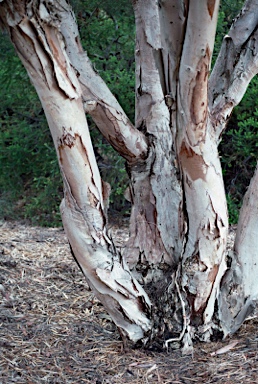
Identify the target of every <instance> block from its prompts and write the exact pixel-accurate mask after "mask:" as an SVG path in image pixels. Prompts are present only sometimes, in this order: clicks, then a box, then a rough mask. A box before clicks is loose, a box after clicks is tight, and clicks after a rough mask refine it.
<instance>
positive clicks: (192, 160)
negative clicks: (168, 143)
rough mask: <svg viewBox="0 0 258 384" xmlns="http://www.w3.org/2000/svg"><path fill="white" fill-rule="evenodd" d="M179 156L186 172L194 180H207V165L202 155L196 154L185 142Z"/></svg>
mask: <svg viewBox="0 0 258 384" xmlns="http://www.w3.org/2000/svg"><path fill="white" fill-rule="evenodd" d="M179 158H180V161H181V165H182V168H183V170H184V172H186V173H187V174H188V176H190V178H191V179H192V180H193V181H195V180H197V179H203V180H205V178H206V173H207V165H206V164H205V162H204V160H203V158H202V156H200V155H198V154H196V153H195V152H194V151H193V150H192V148H187V147H186V145H185V143H183V144H182V147H181V151H180V154H179Z"/></svg>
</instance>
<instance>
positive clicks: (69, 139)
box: [0, 0, 258, 346]
mask: <svg viewBox="0 0 258 384" xmlns="http://www.w3.org/2000/svg"><path fill="white" fill-rule="evenodd" d="M218 5H219V4H218V1H217V0H193V1H191V2H186V1H183V0H163V1H159V2H157V1H156V0H134V1H133V7H134V12H135V17H136V53H135V55H136V123H135V127H134V126H133V124H132V123H131V122H130V121H129V120H128V118H127V116H126V115H125V113H124V111H123V110H122V108H121V107H120V106H119V104H118V102H117V101H116V99H115V98H114V96H113V95H112V94H111V92H110V91H109V90H108V88H107V86H106V85H105V83H104V82H103V81H102V80H101V78H100V77H99V76H98V75H97V74H96V73H95V72H94V70H93V69H92V66H91V64H90V62H89V59H88V57H87V55H86V53H85V52H83V50H82V47H81V44H80V41H79V36H78V30H77V26H76V23H75V20H74V16H73V13H72V12H71V10H70V8H69V6H68V5H67V3H66V1H65V0H57V1H55V2H53V1H51V0H47V1H43V0H40V1H36V0H35V1H34V0H32V1H30V2H27V1H25V0H22V1H15V0H3V1H0V21H1V24H2V25H4V26H5V28H7V30H8V31H9V34H10V37H11V40H12V42H13V44H14V46H15V48H16V51H17V52H18V54H19V56H20V58H21V60H22V62H23V64H24V66H25V68H26V69H27V71H28V74H29V76H30V78H31V81H32V83H33V85H34V86H35V88H36V90H37V92H38V95H39V97H40V100H41V103H42V105H43V108H44V111H45V114H46V117H47V120H48V124H49V127H50V130H51V133H52V136H53V141H54V144H55V147H56V151H57V155H58V160H59V164H60V169H61V173H62V176H63V181H64V200H63V202H62V205H61V213H62V219H63V224H64V228H65V231H66V233H67V237H68V240H69V243H70V245H71V250H72V253H73V255H74V257H75V259H76V260H77V262H78V263H79V265H80V267H81V269H82V271H83V272H84V274H85V277H86V279H87V282H88V284H89V286H90V287H91V289H92V290H93V291H94V293H95V294H96V296H97V297H98V298H99V300H100V301H101V302H102V304H103V305H104V306H105V308H106V309H107V311H108V312H109V313H110V315H111V317H112V319H113V320H114V322H115V323H116V324H117V326H118V327H119V328H120V330H121V333H122V335H124V336H126V337H128V338H129V339H131V340H133V341H134V342H136V341H137V340H142V341H144V342H146V341H147V340H148V339H149V340H151V339H152V338H154V337H160V336H162V338H164V335H165V337H167V336H168V337H169V338H170V336H171V338H170V339H169V340H168V342H167V345H168V343H169V341H175V340H177V341H180V340H181V339H182V338H183V337H184V334H185V332H186V330H187V333H186V336H185V339H184V342H185V345H186V346H187V345H188V343H191V340H190V338H191V337H192V336H193V337H194V336H195V334H198V338H201V339H203V340H208V339H209V337H210V335H211V333H212V329H213V328H216V329H222V330H223V332H224V334H227V333H230V332H234V331H235V330H237V329H238V328H239V326H240V325H241V323H242V322H243V321H244V319H245V317H246V316H247V314H248V313H249V312H250V310H251V309H252V308H253V305H254V304H255V303H256V301H257V295H258V285H257V279H256V274H257V272H258V267H257V258H258V256H257V249H258V244H256V243H257V241H258V240H257V239H258V237H257V231H258V219H257V218H258V208H257V201H258V189H257V185H258V171H256V174H255V176H254V178H253V180H252V182H251V184H250V187H249V189H248V192H247V195H246V197H245V201H244V205H243V208H242V210H241V215H240V221H239V227H238V231H237V237H236V244H235V250H234V253H233V254H232V255H231V256H230V261H231V263H229V264H230V265H229V266H228V269H227V265H226V259H225V249H226V240H227V227H228V223H227V208H226V200H225V193H224V187H223V180H222V173H221V167H220V161H219V156H218V151H217V145H218V141H219V138H220V135H221V133H222V131H223V130H224V128H225V124H226V122H227V120H228V117H229V114H230V113H231V110H232V108H233V107H234V106H235V105H236V104H237V103H238V102H239V101H240V100H241V98H242V96H243V94H244V92H245V90H246V88H247V86H248V83H249V81H250V80H251V78H252V77H253V76H254V75H255V74H256V73H257V67H258V61H257V60H258V54H257V52H258V50H257V43H256V41H257V25H258V11H257V10H258V0H252V1H251V0H248V1H247V2H246V4H245V7H244V8H243V11H242V13H241V14H240V16H239V17H238V18H237V19H236V21H235V22H234V24H233V27H232V28H231V30H230V32H229V34H228V36H226V37H225V38H224V41H223V44H222V49H221V52H220V54H219V57H218V59H217V62H216V65H215V67H214V70H213V72H212V74H211V77H210V79H209V71H210V62H211V55H212V50H213V43H214V35H215V29H216V22H217V13H218ZM208 88H209V89H208ZM85 111H86V112H87V113H89V114H91V116H92V118H93V119H94V121H95V122H96V124H97V125H98V128H99V130H100V131H101V132H102V133H103V135H104V136H105V137H106V139H107V140H108V141H109V142H110V144H111V145H112V146H113V147H114V148H115V149H116V150H117V151H118V152H119V153H120V155H122V156H123V157H124V158H125V159H126V160H127V163H128V169H129V171H130V177H131V185H130V196H131V201H132V215H131V222H130V230H131V237H130V239H129V242H128V244H127V247H126V251H125V254H124V255H123V256H121V255H120V254H119V253H118V252H117V251H116V249H115V247H114V245H113V243H112V241H111V240H110V238H109V236H108V234H107V228H106V222H107V216H106V206H107V201H108V195H109V187H108V185H107V184H106V183H105V182H103V181H102V180H101V178H100V174H99V170H98V167H97V163H96V159H95V156H94V152H93V148H92V144H91V140H90V136H89V131H88V126H87V121H86V117H85ZM226 269H227V272H226V273H225V271H226ZM140 284H141V285H140ZM215 310H217V312H215Z"/></svg>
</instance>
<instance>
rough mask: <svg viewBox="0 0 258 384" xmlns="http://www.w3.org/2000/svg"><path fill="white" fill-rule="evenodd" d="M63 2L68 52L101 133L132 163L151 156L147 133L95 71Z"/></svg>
mask: <svg viewBox="0 0 258 384" xmlns="http://www.w3.org/2000/svg"><path fill="white" fill-rule="evenodd" d="M60 4H62V5H63V7H64V8H65V9H66V12H63V13H62V19H61V26H60V28H61V32H62V34H63V36H64V40H65V44H66V52H67V55H68V56H69V59H70V61H71V64H72V66H73V67H74V69H75V70H76V72H77V77H78V80H79V82H80V85H81V88H82V99H83V102H84V107H85V111H86V112H87V113H89V114H90V115H91V117H92V119H93V120H94V122H95V123H96V125H97V127H98V128H99V130H100V132H101V133H102V134H103V136H104V137H105V138H106V139H107V141H108V142H109V143H110V144H111V145H112V146H113V147H114V148H115V150H116V151H117V152H118V153H119V154H120V155H121V156H123V157H124V158H125V159H126V160H127V161H128V162H129V163H135V162H136V161H137V160H139V159H144V158H145V157H146V156H147V149H148V144H147V140H146V137H145V136H144V134H143V133H141V132H140V131H138V130H137V129H135V128H134V126H133V125H132V123H131V122H130V121H129V119H128V117H127V116H126V114H125V112H124V111H123V109H122V108H121V106H120V105H119V103H118V101H117V100H116V98H115V97H114V96H113V94H112V93H111V92H110V90H109V89H108V87H107V85H106V84H105V82H104V81H103V80H102V79H101V77H100V76H99V75H98V74H97V73H96V72H95V71H94V70H93V68H92V65H91V63H90V60H89V58H88V56H87V54H86V52H84V51H83V48H82V46H81V43H80V38H79V32H78V28H77V24H76V22H75V20H74V15H73V13H72V11H71V9H70V8H68V6H67V4H66V2H65V0H60Z"/></svg>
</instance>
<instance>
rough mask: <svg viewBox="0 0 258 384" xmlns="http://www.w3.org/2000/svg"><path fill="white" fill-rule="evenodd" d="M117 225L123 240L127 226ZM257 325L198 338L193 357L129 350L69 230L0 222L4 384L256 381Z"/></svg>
mask: <svg viewBox="0 0 258 384" xmlns="http://www.w3.org/2000/svg"><path fill="white" fill-rule="evenodd" d="M112 230H113V237H114V240H115V242H116V243H117V244H118V245H121V244H122V241H123V240H124V238H126V236H127V232H126V230H125V229H124V228H123V227H122V226H118V225H114V226H113V228H112ZM232 236H233V234H232V235H231V240H232ZM257 324H258V319H256V318H254V319H250V320H248V321H247V322H246V323H245V324H244V325H243V326H242V328H241V330H240V331H239V332H238V333H237V334H235V335H234V336H233V337H232V339H229V338H228V339H226V340H224V341H221V342H214V343H209V344H201V343H196V344H195V348H194V352H193V354H192V355H191V356H182V353H181V351H180V350H171V351H156V352H154V351H151V350H144V349H131V350H130V351H129V352H124V351H123V345H122V341H121V340H120V337H119V333H118V332H117V330H116V328H115V327H114V325H113V323H112V322H111V321H110V318H109V316H108V315H107V314H106V313H105V311H104V310H103V307H102V305H101V304H100V303H99V302H98V301H97V300H96V299H95V298H94V296H93V295H92V293H91V292H90V291H89V289H88V286H87V284H86V282H85V281H84V278H83V275H82V273H81V272H80V270H79V268H78V267H77V265H76V263H75V262H74V260H73V258H72V256H71V255H70V252H69V248H68V245H67V241H66V237H65V235H64V232H63V230H62V229H58V228H47V229H46V228H39V227H29V226H26V225H22V224H20V223H10V222H6V221H2V222H0V335H1V338H0V384H11V383H19V384H23V383H26V384H38V383H42V384H43V383H48V384H57V383H60V384H61V383H62V384H63V383H72V384H83V383H95V384H102V383H112V384H120V383H137V384H143V383H162V384H168V383H171V384H172V383H173V384H183V383H184V384H192V383H205V384H207V383H223V384H231V383H232V384H233V383H235V382H237V383H238V384H239V383H245V384H246V383H258V365H257V363H258V354H257V346H258V335H257ZM221 348H224V349H222V350H221Z"/></svg>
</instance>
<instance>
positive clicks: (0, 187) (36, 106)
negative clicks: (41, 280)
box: [0, 37, 62, 225]
mask: <svg viewBox="0 0 258 384" xmlns="http://www.w3.org/2000/svg"><path fill="white" fill-rule="evenodd" d="M0 48H1V49H0V51H1V61H0V78H1V85H2V87H1V90H0V92H1V100H2V102H1V104H0V164H1V173H0V213H1V217H7V218H14V219H17V218H21V217H23V218H25V219H26V218H28V219H30V221H31V222H33V223H34V224H42V225H50V224H51V225H57V224H59V223H60V217H59V213H57V212H58V204H59V202H60V198H61V196H62V195H61V193H60V192H61V188H60V186H61V178H60V176H59V171H58V167H57V161H56V154H55V150H54V146H53V144H52V139H51V136H50V133H49V129H48V126H47V123H46V120H45V117H44V113H43V110H42V107H41V104H40V102H39V100H38V98H37V95H36V93H35V91H34V89H33V87H32V85H31V84H30V82H29V79H28V76H27V73H26V71H25V70H24V68H23V66H22V64H21V63H20V60H19V58H18V57H17V56H16V55H15V54H14V50H13V48H12V46H11V45H10V44H9V43H8V40H7V38H6V37H5V40H4V39H1V40H0Z"/></svg>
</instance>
